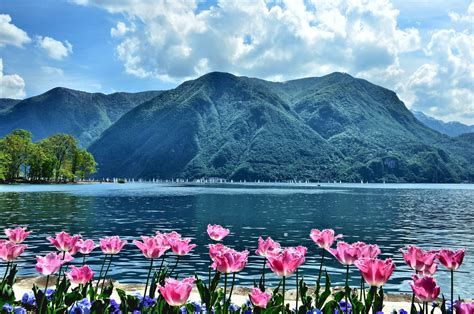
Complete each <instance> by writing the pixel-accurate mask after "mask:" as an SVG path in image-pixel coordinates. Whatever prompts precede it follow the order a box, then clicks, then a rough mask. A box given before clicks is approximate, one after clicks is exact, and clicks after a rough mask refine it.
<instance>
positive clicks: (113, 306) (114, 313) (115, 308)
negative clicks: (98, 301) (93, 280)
mask: <svg viewBox="0 0 474 314" xmlns="http://www.w3.org/2000/svg"><path fill="white" fill-rule="evenodd" d="M109 311H110V313H111V314H122V311H120V304H118V303H117V301H115V300H114V299H110V307H109Z"/></svg>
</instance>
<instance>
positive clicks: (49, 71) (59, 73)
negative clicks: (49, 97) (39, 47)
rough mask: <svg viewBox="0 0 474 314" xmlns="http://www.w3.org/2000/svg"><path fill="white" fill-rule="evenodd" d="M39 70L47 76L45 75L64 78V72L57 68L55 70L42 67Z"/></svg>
mask: <svg viewBox="0 0 474 314" xmlns="http://www.w3.org/2000/svg"><path fill="white" fill-rule="evenodd" d="M41 70H42V71H43V72H44V74H47V75H54V76H56V77H57V76H64V71H63V70H62V69H59V68H55V67H50V66H47V65H45V66H42V67H41Z"/></svg>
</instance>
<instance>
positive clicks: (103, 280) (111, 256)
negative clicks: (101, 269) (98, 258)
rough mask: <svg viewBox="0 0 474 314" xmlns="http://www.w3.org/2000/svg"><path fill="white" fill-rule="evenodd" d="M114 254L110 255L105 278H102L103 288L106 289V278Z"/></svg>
mask: <svg viewBox="0 0 474 314" xmlns="http://www.w3.org/2000/svg"><path fill="white" fill-rule="evenodd" d="M113 257H114V256H113V255H110V260H109V265H107V269H106V270H105V274H104V278H103V279H102V287H101V288H100V289H101V290H104V285H105V280H106V279H107V274H108V273H109V269H110V265H111V264H112V258H113Z"/></svg>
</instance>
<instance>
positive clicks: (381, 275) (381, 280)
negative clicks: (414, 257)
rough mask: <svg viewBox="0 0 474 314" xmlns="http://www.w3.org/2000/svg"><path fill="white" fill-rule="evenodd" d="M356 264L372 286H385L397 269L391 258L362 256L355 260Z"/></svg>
mask: <svg viewBox="0 0 474 314" xmlns="http://www.w3.org/2000/svg"><path fill="white" fill-rule="evenodd" d="M354 265H355V266H356V267H357V268H358V269H359V270H360V272H361V274H362V276H363V277H364V280H365V281H366V282H367V284H369V285H370V286H371V287H381V286H383V285H384V284H385V283H386V282H387V281H388V279H389V278H390V276H392V273H393V271H394V270H395V264H394V263H393V261H392V260H391V259H390V258H389V259H386V260H381V259H377V258H362V259H358V260H357V261H355V262H354Z"/></svg>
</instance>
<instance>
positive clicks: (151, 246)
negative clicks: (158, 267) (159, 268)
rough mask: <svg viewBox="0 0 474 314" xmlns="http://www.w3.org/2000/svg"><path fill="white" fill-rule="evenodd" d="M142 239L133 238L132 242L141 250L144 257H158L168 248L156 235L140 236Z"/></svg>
mask: <svg viewBox="0 0 474 314" xmlns="http://www.w3.org/2000/svg"><path fill="white" fill-rule="evenodd" d="M142 241H143V242H140V241H137V240H133V244H135V245H136V246H137V247H138V248H139V249H140V251H142V253H143V255H144V256H145V257H146V258H159V257H161V256H162V255H163V254H165V252H166V251H168V250H169V248H170V247H169V246H168V245H163V242H161V240H160V239H159V238H158V237H146V236H142Z"/></svg>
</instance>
